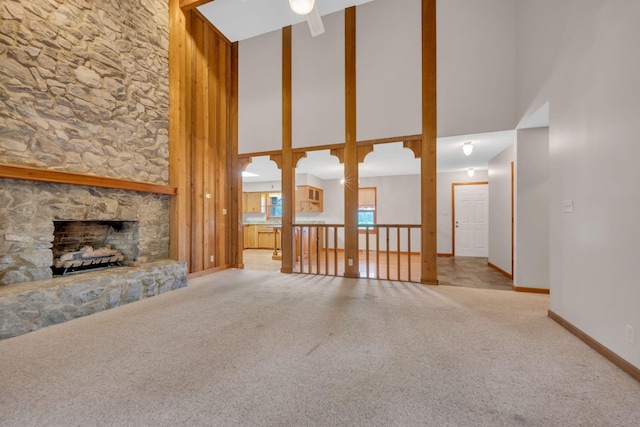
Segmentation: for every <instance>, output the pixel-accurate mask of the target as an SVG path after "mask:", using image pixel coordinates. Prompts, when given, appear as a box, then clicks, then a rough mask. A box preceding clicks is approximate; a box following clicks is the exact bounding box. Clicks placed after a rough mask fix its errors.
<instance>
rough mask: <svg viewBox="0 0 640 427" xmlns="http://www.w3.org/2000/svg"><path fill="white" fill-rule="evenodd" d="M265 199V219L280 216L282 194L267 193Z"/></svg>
mask: <svg viewBox="0 0 640 427" xmlns="http://www.w3.org/2000/svg"><path fill="white" fill-rule="evenodd" d="M267 200H268V209H267V219H272V218H282V194H281V193H269V194H268V198H267Z"/></svg>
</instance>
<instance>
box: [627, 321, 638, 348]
mask: <svg viewBox="0 0 640 427" xmlns="http://www.w3.org/2000/svg"><path fill="white" fill-rule="evenodd" d="M625 337H626V338H627V341H629V342H630V343H631V344H635V343H636V328H634V327H633V326H631V325H627V329H626V335H625Z"/></svg>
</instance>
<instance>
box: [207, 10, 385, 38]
mask: <svg viewBox="0 0 640 427" xmlns="http://www.w3.org/2000/svg"><path fill="white" fill-rule="evenodd" d="M370 1H373V0H317V1H316V7H317V8H318V12H319V13H320V15H322V16H324V15H328V14H330V13H333V12H337V11H339V10H343V9H346V8H347V7H351V6H357V5H360V4H363V3H368V2H370ZM198 10H199V11H200V13H202V14H203V15H204V16H205V18H207V19H208V20H209V22H211V23H212V24H213V25H215V27H216V28H217V29H218V30H220V31H221V32H222V34H224V35H225V36H226V37H227V38H228V39H229V40H230V41H232V42H235V41H238V40H244V39H248V38H251V37H254V36H257V35H259V34H264V33H268V32H271V31H275V30H279V29H280V28H283V27H286V26H288V25H294V24H297V23H299V22H303V21H305V20H306V18H305V17H304V16H302V15H297V14H295V13H294V12H293V11H292V10H291V8H290V7H289V0H215V1H212V2H209V3H206V4H204V5H202V6H199V7H198Z"/></svg>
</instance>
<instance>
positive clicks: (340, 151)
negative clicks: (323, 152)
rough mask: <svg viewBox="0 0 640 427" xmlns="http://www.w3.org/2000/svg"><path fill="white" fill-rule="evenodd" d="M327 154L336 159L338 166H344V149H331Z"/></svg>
mask: <svg viewBox="0 0 640 427" xmlns="http://www.w3.org/2000/svg"><path fill="white" fill-rule="evenodd" d="M329 154H331V155H332V156H335V157H337V158H338V161H339V162H340V164H344V148H332V149H331V150H329Z"/></svg>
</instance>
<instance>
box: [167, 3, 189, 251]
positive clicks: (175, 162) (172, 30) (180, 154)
mask: <svg viewBox="0 0 640 427" xmlns="http://www.w3.org/2000/svg"><path fill="white" fill-rule="evenodd" d="M187 15H189V16H186V15H185V13H184V12H183V11H182V9H180V0H169V184H170V185H172V186H174V187H176V188H177V194H176V195H175V196H172V197H171V199H170V234H169V236H170V238H169V242H170V243H169V256H170V257H171V258H173V259H177V260H180V261H185V262H189V245H190V243H189V241H190V225H189V221H190V219H189V218H190V210H189V207H190V203H189V201H190V198H189V193H188V191H189V185H190V183H189V173H188V171H189V168H190V166H189V163H190V158H189V130H190V126H189V119H188V117H189V110H190V102H191V101H190V89H189V87H190V80H189V78H188V76H189V73H190V67H189V65H190V62H189V61H188V58H189V54H190V52H189V44H188V39H189V34H188V31H187V28H189V18H190V14H188V13H187Z"/></svg>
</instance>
